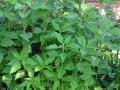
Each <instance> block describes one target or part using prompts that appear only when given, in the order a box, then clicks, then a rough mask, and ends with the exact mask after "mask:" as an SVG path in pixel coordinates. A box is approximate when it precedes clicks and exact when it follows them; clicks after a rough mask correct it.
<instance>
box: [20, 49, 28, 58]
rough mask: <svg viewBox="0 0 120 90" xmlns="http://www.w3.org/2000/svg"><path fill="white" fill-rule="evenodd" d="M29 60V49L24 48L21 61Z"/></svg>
mask: <svg viewBox="0 0 120 90" xmlns="http://www.w3.org/2000/svg"><path fill="white" fill-rule="evenodd" d="M27 58H28V48H23V50H22V51H21V52H20V59H21V60H26V59H27Z"/></svg>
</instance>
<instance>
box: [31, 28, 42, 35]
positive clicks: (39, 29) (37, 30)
mask: <svg viewBox="0 0 120 90" xmlns="http://www.w3.org/2000/svg"><path fill="white" fill-rule="evenodd" d="M42 32H43V31H42V30H41V28H39V27H35V28H34V29H33V33H35V34H39V33H42Z"/></svg>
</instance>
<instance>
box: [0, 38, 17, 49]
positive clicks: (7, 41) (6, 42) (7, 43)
mask: <svg viewBox="0 0 120 90" xmlns="http://www.w3.org/2000/svg"><path fill="white" fill-rule="evenodd" d="M0 45H1V46H3V47H10V46H13V45H15V43H14V42H13V41H12V40H11V39H8V38H5V39H2V40H1V42H0Z"/></svg>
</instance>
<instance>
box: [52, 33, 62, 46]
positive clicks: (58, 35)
mask: <svg viewBox="0 0 120 90" xmlns="http://www.w3.org/2000/svg"><path fill="white" fill-rule="evenodd" d="M54 35H55V37H56V38H57V40H58V41H59V42H60V43H61V44H63V37H62V35H61V34H59V33H57V32H55V33H54Z"/></svg>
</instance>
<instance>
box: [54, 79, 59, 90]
mask: <svg viewBox="0 0 120 90" xmlns="http://www.w3.org/2000/svg"><path fill="white" fill-rule="evenodd" d="M59 85H60V81H59V80H55V81H54V85H53V90H57V88H58V87H59Z"/></svg>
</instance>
